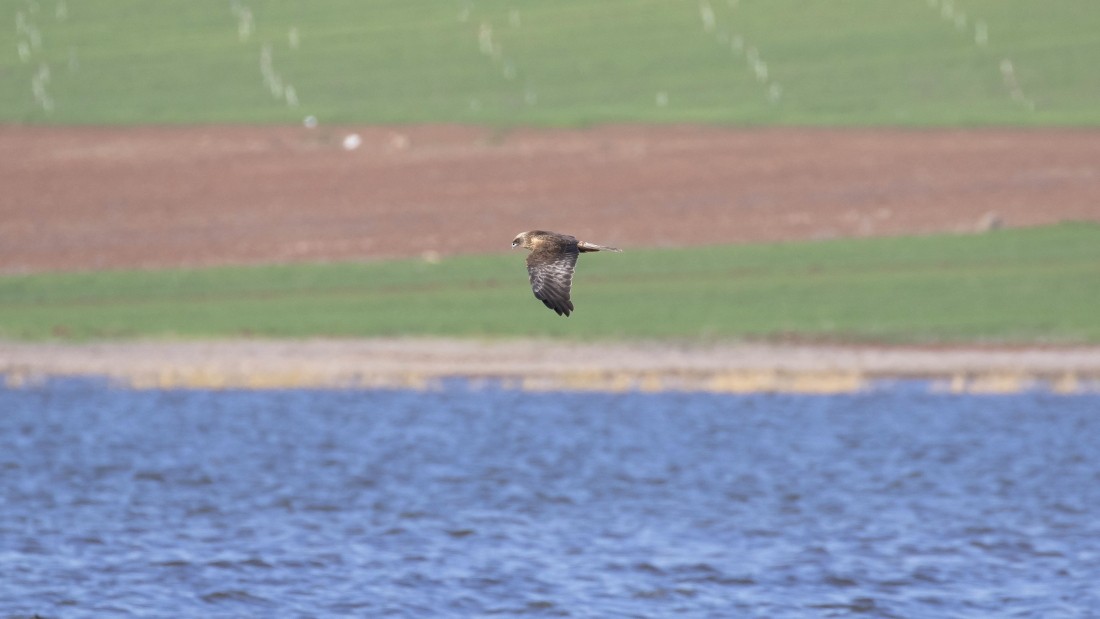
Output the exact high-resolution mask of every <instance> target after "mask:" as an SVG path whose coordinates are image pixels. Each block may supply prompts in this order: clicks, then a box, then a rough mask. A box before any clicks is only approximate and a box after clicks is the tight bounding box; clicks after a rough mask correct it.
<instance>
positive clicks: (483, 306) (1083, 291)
mask: <svg viewBox="0 0 1100 619" xmlns="http://www.w3.org/2000/svg"><path fill="white" fill-rule="evenodd" d="M574 301H575V303H576V305H577V310H576V312H575V313H574V315H573V316H572V317H570V318H568V319H567V318H559V317H558V316H556V315H555V314H553V313H552V312H550V311H549V310H547V309H546V308H544V307H543V306H542V304H541V303H539V302H538V301H536V300H535V299H534V298H533V297H532V296H531V293H530V289H529V288H528V286H527V273H526V270H525V268H524V265H523V256H522V255H521V254H520V253H519V252H515V253H513V254H510V255H503V256H500V255H493V256H474V257H461V258H453V259H447V260H444V261H443V262H441V263H439V264H428V263H425V262H421V261H393V262H379V263H367V264H330V265H284V266H262V267H224V268H215V269H202V270H171V271H145V272H142V271H137V272H134V271H127V272H93V273H63V274H39V275H30V276H10V277H3V278H0V337H5V338H26V339H50V338H59V339H88V338H131V337H170V338H171V337H176V338H190V337H204V338H205V337H231V336H241V335H256V336H273V337H308V336H383V335H435V336H474V337H480V336H490V337H496V336H501V337H507V336H548V337H568V338H688V339H709V338H786V337H804V338H824V339H839V340H861V341H870V340H875V341H887V342H937V341H950V342H957V341H969V342H972V341H998V342H1100V312H1098V311H1097V308H1100V226H1097V225H1094V224H1066V225H1059V226H1053V227H1045V228H1034V229H1024V230H1005V231H998V232H995V233H990V234H985V235H980V236H934V237H913V238H893V239H866V240H837V241H828V242H812V243H792V244H770V245H746V246H722V247H707V248H693V249H675V250H672V249H666V250H632V249H629V248H628V249H627V251H626V252H624V253H622V254H591V255H585V256H583V257H582V259H581V261H580V264H579V267H578V272H577V277H576V279H575V282H574Z"/></svg>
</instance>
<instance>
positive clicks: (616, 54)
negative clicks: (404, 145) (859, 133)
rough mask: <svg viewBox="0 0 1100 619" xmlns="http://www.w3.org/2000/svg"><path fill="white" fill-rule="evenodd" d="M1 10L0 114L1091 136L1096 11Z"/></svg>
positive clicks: (902, 6) (791, 4) (912, 5)
mask: <svg viewBox="0 0 1100 619" xmlns="http://www.w3.org/2000/svg"><path fill="white" fill-rule="evenodd" d="M2 12H3V13H4V14H3V15H0V17H2V18H3V19H4V20H6V21H7V23H8V24H9V27H7V28H3V29H0V49H3V50H4V53H3V54H0V122H58V123H120V124H132V123H196V122H204V123H205V122H294V123H298V122H301V121H302V119H303V117H304V116H306V115H315V116H317V117H318V118H319V119H320V120H321V122H323V123H335V122H369V123H395V122H400V123H411V122H425V121H430V122H467V123H490V124H492V123H504V124H527V123H536V124H551V125H578V124H584V123H591V122H602V121H613V122H623V121H642V122H650V121H655V122H719V123H753V124H774V123H795V124H840V125H866V124H891V125H944V124H991V123H995V124H1012V125H1082V124H1086V125H1096V124H1098V123H1100V94H1098V93H1100V72H1097V71H1095V70H1094V64H1095V60H1096V58H1097V57H1098V56H1100V34H1098V33H1100V3H1097V2H1095V1H1094V0H1061V1H1060V2H1058V3H1055V4H1044V3H1036V2H1029V1H1026V0H954V1H949V0H904V1H897V2H882V1H881V0H849V1H848V2H843V3H835V2H826V3H806V2H803V1H802V0H769V1H767V2H761V1H753V0H742V1H739V0H702V2H695V1H688V2H667V1H663V0H662V1H657V0H643V1H641V2H638V1H636V0H631V1H627V0H608V1H604V2H589V1H585V0H560V1H558V2H545V3H537V4H532V3H519V2H514V1H513V0H477V1H474V0H457V1H453V2H436V3H410V2H405V1H404V0H374V1H372V2H359V1H353V0H334V1H329V2H324V3H302V2H294V1H292V0H233V1H232V2H226V1H224V0H219V1H216V2H214V1H209V0H204V1H193V0H161V1H159V2H156V3H151V2H134V1H122V0H81V1H80V2H73V1H69V2H66V1H65V0H57V1H54V0H50V1H40V0H35V1H31V0H13V1H11V2H7V3H4V8H3V9H2ZM12 24H14V26H15V27H14V29H13V28H11V26H12Z"/></svg>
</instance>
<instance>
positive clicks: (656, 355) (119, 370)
mask: <svg viewBox="0 0 1100 619" xmlns="http://www.w3.org/2000/svg"><path fill="white" fill-rule="evenodd" d="M0 375H2V376H3V377H4V380H5V383H6V384H7V385H8V386H12V387H19V386H25V385H33V384H36V383H37V382H40V381H41V380H43V379H46V378H50V377H105V378H107V379H110V380H112V381H114V382H117V383H120V384H124V385H128V386H131V387H135V388H253V389H261V388H294V387H310V388H330V387H332V388H335V387H366V388H371V387H381V388H432V387H433V386H438V385H439V384H441V383H442V382H443V381H447V380H450V379H469V380H471V381H474V382H475V383H484V382H492V383H497V384H501V385H503V386H505V387H509V388H519V389H529V390H551V389H571V390H598V391H669V390H690V391H711V392H731V393H741V392H804V393H841V392H852V391H858V390H861V389H865V388H867V387H868V386H870V385H872V384H874V383H875V382H877V381H883V380H892V379H917V380H923V381H929V382H930V384H932V385H933V386H934V387H935V388H936V389H937V390H942V391H951V392H1005V393H1010V392H1016V391H1021V390H1027V389H1034V388H1043V389H1049V390H1051V391H1056V392H1065V393H1075V392H1083V391H1089V392H1094V391H1097V390H1098V388H1100V347H1095V346H1094V347H934V348H933V347H909V346H891V347H883V346H859V345H801V344H755V343H721V344H713V345H707V344H680V343H667V342H638V343H598V344H585V343H569V342H558V341H539V340H489V341H479V340H459V339H411V338H409V339H405V338H394V339H366V340H327V339H319V340H227V341H198V342H163V341H136V342H98V343H81V344H60V343H27V342H0Z"/></svg>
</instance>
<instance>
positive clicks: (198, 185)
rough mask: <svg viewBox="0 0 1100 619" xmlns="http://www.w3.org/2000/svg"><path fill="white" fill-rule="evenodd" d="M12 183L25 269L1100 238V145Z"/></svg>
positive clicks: (60, 132)
mask: <svg viewBox="0 0 1100 619" xmlns="http://www.w3.org/2000/svg"><path fill="white" fill-rule="evenodd" d="M353 132H354V133H357V134H359V135H360V136H361V138H362V143H361V146H359V147H358V148H357V149H355V150H345V149H344V148H342V141H343V138H344V137H345V136H346V135H347V134H349V133H353ZM0 187H2V190H0V196H2V198H0V272H7V273H17V272H32V271H43V270H74V269H81V270H83V269H99V268H128V267H165V266H179V265H212V264H223V263H259V262H286V261H300V260H341V259H371V258H380V257H393V256H421V255H426V254H428V253H429V252H436V253H438V254H440V255H444V256H445V255H452V254H460V253H484V252H496V251H505V250H506V249H507V248H508V247H509V242H510V241H511V239H512V237H513V235H514V234H515V233H516V232H519V231H521V230H527V229H532V228H543V229H550V230H558V231H562V232H569V233H573V234H575V235H577V236H581V237H583V238H586V239H590V240H592V241H595V242H599V243H607V244H613V245H619V246H622V247H639V246H684V245H699V244H714V243H729V242H750V241H761V240H780V239H809V238H830V237H840V236H868V235H896V234H910V233H928V232H937V231H968V230H975V229H979V228H981V227H983V226H986V225H988V224H990V222H993V221H997V222H999V223H1000V224H1002V225H1005V226H1029V225H1035V224H1044V223H1050V222H1057V221H1063V220H1070V219H1077V220H1083V219H1088V220H1100V130H1015V129H1006V130H1000V129H998V130H993V129H988V130H927V131H913V130H892V129H851V130H849V129H844V130H839V129H790V128H785V129H733V128H715V127H698V126H660V127H652V126H646V127H638V126H604V127H596V128H589V129H582V130H533V129H522V130H510V131H499V130H490V129H482V128H473V127H457V126H413V127H321V128H317V129H312V130H310V129H306V128H299V127H224V126H210V127H137V128H102V127H87V128H54V127H24V126H0Z"/></svg>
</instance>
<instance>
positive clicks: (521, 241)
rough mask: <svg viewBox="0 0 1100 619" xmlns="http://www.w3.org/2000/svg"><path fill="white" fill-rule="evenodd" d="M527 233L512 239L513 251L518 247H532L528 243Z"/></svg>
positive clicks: (521, 233)
mask: <svg viewBox="0 0 1100 619" xmlns="http://www.w3.org/2000/svg"><path fill="white" fill-rule="evenodd" d="M527 234H528V233H527V232H520V233H519V234H517V235H516V238H514V239H512V249H515V248H517V247H530V245H529V244H528V241H527Z"/></svg>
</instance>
